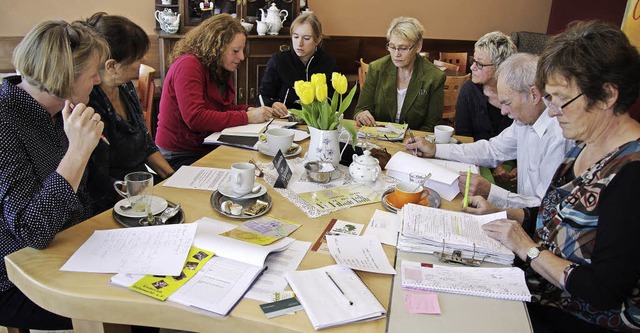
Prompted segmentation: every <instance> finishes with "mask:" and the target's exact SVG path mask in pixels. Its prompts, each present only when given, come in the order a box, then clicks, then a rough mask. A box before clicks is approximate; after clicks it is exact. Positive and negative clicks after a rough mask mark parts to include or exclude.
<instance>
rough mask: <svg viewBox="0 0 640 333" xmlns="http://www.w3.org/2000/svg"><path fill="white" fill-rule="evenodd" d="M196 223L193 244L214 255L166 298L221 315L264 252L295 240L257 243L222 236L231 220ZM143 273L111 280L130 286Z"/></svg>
mask: <svg viewBox="0 0 640 333" xmlns="http://www.w3.org/2000/svg"><path fill="white" fill-rule="evenodd" d="M197 226H198V231H197V233H196V237H195V239H194V240H193V246H196V247H199V248H202V249H206V250H208V251H212V252H214V254H215V256H214V257H213V258H211V259H210V260H209V261H208V262H207V263H206V264H205V265H204V267H202V269H201V270H200V271H199V272H198V273H196V275H194V276H193V277H192V278H191V279H190V280H189V281H188V282H187V283H186V284H185V285H184V286H182V287H181V288H180V289H178V290H177V291H176V292H175V293H174V294H172V295H171V296H169V298H168V300H169V301H174V302H177V303H181V304H184V305H187V306H193V307H198V308H201V309H204V310H208V311H211V312H214V313H217V314H220V315H227V314H228V313H229V311H231V309H232V308H233V306H234V305H235V304H236V303H237V302H238V301H239V300H240V298H242V296H243V295H244V294H245V292H246V291H247V289H249V287H250V286H251V284H252V283H253V281H255V280H256V278H257V277H258V276H259V275H260V273H262V271H264V269H265V266H264V262H265V259H266V257H267V255H268V254H269V253H271V252H274V251H282V250H285V249H286V248H287V247H289V246H290V245H291V243H293V241H294V239H292V238H289V237H286V238H283V239H280V240H278V241H277V242H274V243H272V244H270V245H267V246H260V245H255V244H251V243H247V242H243V241H240V240H237V239H233V238H229V237H225V236H221V235H220V234H221V233H223V232H226V231H229V230H232V229H233V228H235V225H233V224H230V223H225V222H221V221H217V220H213V219H209V218H203V219H201V220H199V221H197ZM142 277H143V275H132V274H118V275H115V276H113V277H112V278H111V282H112V283H114V284H117V285H121V286H125V287H129V286H131V285H132V284H133V283H135V282H136V281H138V280H139V279H141V278H142Z"/></svg>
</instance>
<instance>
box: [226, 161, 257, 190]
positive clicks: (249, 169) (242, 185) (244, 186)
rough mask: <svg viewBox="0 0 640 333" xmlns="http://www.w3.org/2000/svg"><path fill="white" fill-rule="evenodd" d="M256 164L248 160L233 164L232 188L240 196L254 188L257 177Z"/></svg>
mask: <svg viewBox="0 0 640 333" xmlns="http://www.w3.org/2000/svg"><path fill="white" fill-rule="evenodd" d="M255 172H256V166H255V165H253V164H251V163H247V162H238V163H233V164H232V165H231V188H232V189H233V193H235V194H236V195H238V196H242V195H245V194H247V193H249V192H251V190H252V189H253V184H254V182H255V179H256V174H255Z"/></svg>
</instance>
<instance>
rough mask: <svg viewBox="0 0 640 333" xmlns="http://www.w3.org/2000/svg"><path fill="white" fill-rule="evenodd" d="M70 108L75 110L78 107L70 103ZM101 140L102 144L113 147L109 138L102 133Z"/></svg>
mask: <svg viewBox="0 0 640 333" xmlns="http://www.w3.org/2000/svg"><path fill="white" fill-rule="evenodd" d="M69 107H70V108H71V109H74V108H75V107H76V105H75V104H73V103H69ZM100 140H102V142H104V143H106V144H107V145H109V146H111V143H110V142H109V140H107V138H106V137H105V136H104V134H102V133H100Z"/></svg>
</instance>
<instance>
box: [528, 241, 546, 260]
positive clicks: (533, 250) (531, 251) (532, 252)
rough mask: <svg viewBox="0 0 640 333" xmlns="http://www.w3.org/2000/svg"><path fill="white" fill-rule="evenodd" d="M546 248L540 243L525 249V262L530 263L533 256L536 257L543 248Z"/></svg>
mask: <svg viewBox="0 0 640 333" xmlns="http://www.w3.org/2000/svg"><path fill="white" fill-rule="evenodd" d="M546 249H547V248H545V247H544V246H542V245H540V246H534V247H532V248H530V249H529V251H527V260H526V261H527V264H531V261H532V260H533V259H535V258H537V257H538V256H539V255H540V252H541V251H543V250H546Z"/></svg>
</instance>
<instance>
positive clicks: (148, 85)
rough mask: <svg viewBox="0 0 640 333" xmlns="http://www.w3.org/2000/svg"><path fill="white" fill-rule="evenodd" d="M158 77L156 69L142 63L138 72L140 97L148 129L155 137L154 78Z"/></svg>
mask: <svg viewBox="0 0 640 333" xmlns="http://www.w3.org/2000/svg"><path fill="white" fill-rule="evenodd" d="M155 78H156V70H155V68H153V67H151V66H147V65H145V64H140V70H139V72H138V97H139V98H140V104H142V114H143V115H144V121H145V123H146V124H147V129H148V130H149V133H150V134H151V136H152V137H153V127H152V122H153V95H154V93H155V91H156V85H155V82H154V79H155Z"/></svg>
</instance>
